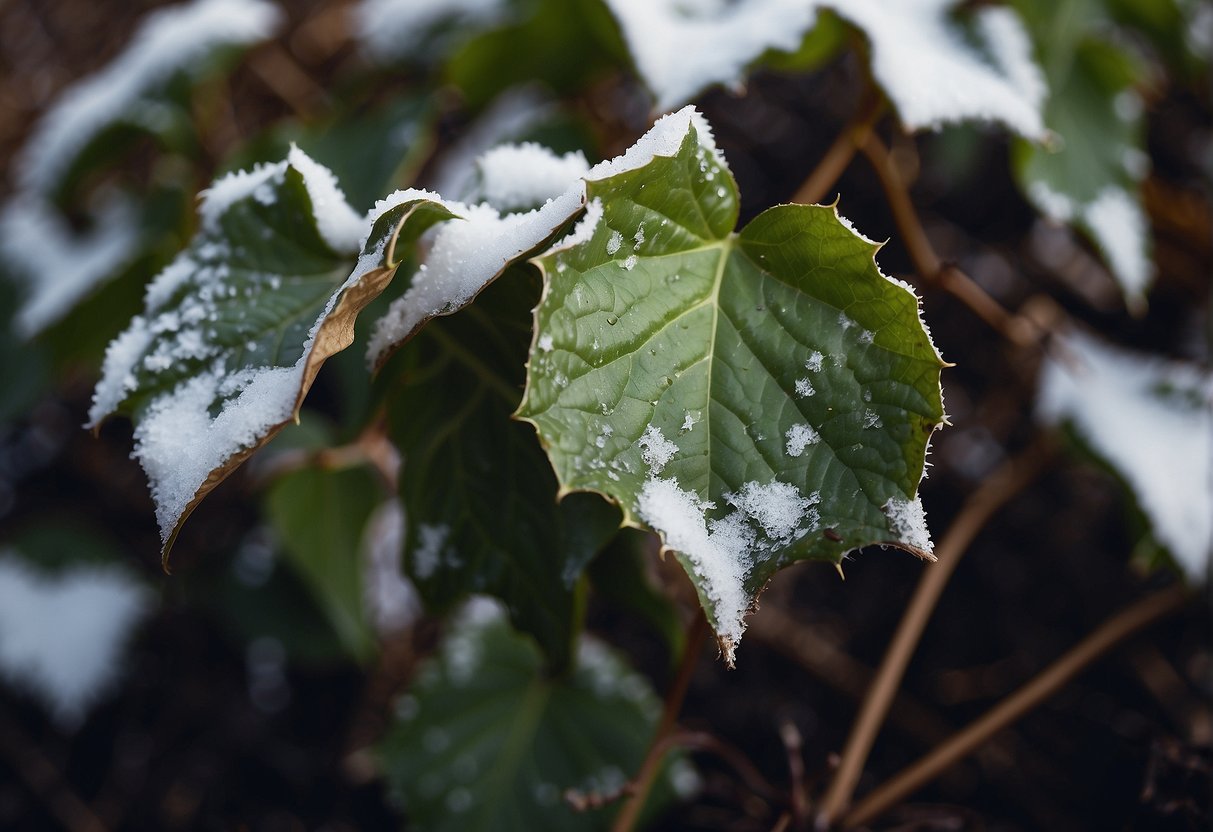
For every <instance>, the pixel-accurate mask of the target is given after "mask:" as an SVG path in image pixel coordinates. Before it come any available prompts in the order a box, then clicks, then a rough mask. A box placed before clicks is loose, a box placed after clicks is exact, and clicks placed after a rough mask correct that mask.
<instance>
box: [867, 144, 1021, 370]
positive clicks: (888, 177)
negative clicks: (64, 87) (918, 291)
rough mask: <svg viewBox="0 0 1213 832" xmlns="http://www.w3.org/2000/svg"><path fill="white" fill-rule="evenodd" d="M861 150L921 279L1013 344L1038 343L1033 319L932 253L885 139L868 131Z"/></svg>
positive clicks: (931, 247) (933, 251)
mask: <svg viewBox="0 0 1213 832" xmlns="http://www.w3.org/2000/svg"><path fill="white" fill-rule="evenodd" d="M860 150H861V151H862V152H863V155H864V156H865V157H867V159H868V161H869V162H871V164H872V168H873V169H874V170H875V171H876V176H877V178H878V179H879V180H880V186H881V188H882V189H883V190H884V193H885V198H886V199H887V200H888V203H889V209H890V210H891V211H892V212H893V221H894V222H895V223H896V224H897V230H898V231H900V232H901V236H902V242H903V243H904V244H905V247H906V251H907V253H908V254H909V255H910V260H911V261H912V262H913V263H914V270H915V271H917V272H918V274H919V275H921V276H922V278H923V279H924V280H927V281H930V282H932V283H936V284H938V285H939V286H940V288H942V289H944V290H945V291H946V292H948V293H949V294H951V295H952V296H954V297H955V298H956V299H957V300H959V301H960V302H961V303H963V304H964V305H965V306H967V307H969V309H970V310H971V311H972V312H973V313H974V314H976V315H977V317H979V318H981V319H982V320H983V321H985V322H986V323H987V324H988V325H989V326H990V327H991V328H992V329H994V330H995V331H997V332H998V333H1000V334H1001V335H1002V336H1003V337H1004V338H1006V339H1007V340H1008V341H1010V342H1011V343H1012V344H1015V345H1016V346H1019V347H1023V346H1030V345H1032V344H1034V343H1038V342H1039V341H1040V340H1041V334H1042V333H1040V331H1039V330H1038V329H1037V327H1036V326H1034V325H1033V323H1032V321H1030V320H1028V319H1026V318H1023V317H1021V316H1017V315H1014V314H1012V313H1011V312H1008V311H1007V310H1006V308H1005V307H1003V305H1002V304H1000V303H999V302H998V301H997V300H995V299H994V298H993V297H991V296H990V295H989V293H987V292H986V291H985V289H982V288H981V286H979V285H978V284H977V283H976V282H975V281H974V280H973V279H972V278H971V277H969V276H968V275H967V274H965V273H964V271H962V270H961V269H960V268H959V267H957V266H956V265H955V264H952V263H946V262H944V261H943V260H941V259H940V258H939V255H938V254H936V253H935V248H934V246H932V245H931V241H930V240H929V239H928V238H927V233H926V231H925V230H924V229H923V227H922V221H921V220H920V219H919V217H918V211H917V210H916V209H915V208H914V203H913V202H912V201H911V199H910V193H909V190H908V188H907V187H906V183H905V182H904V181H903V180H902V178H901V174H899V173H898V171H897V167H896V166H895V165H894V163H893V159H892V157H891V156H890V154H889V149H888V148H887V147H886V146H885V144H884V142H882V141H881V140H880V138H879V137H877V136H876V135H875V134H874V133H872V132H870V131H869V132H868V134H867V136H866V138H865V139H864V142H863V145H862V146H861V147H860Z"/></svg>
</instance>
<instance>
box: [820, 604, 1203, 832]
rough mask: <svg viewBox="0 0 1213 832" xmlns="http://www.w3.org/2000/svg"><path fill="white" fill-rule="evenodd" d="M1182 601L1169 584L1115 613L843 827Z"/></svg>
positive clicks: (873, 813)
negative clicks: (1167, 587)
mask: <svg viewBox="0 0 1213 832" xmlns="http://www.w3.org/2000/svg"><path fill="white" fill-rule="evenodd" d="M1187 600H1188V593H1187V591H1186V590H1185V589H1184V588H1183V587H1182V586H1174V587H1171V588H1170V589H1165V590H1162V591H1161V592H1156V593H1154V594H1153V595H1148V596H1146V597H1145V598H1143V599H1141V600H1140V601H1138V602H1137V603H1135V604H1133V605H1131V606H1129V607H1128V608H1126V609H1124V610H1122V611H1121V612H1119V613H1117V614H1116V615H1115V616H1113V617H1112V618H1110V619H1108V620H1107V621H1105V622H1104V623H1103V624H1101V625H1100V626H1099V628H1098V629H1097V630H1095V631H1094V632H1093V633H1091V634H1090V635H1089V636H1087V637H1086V638H1085V639H1083V640H1082V641H1081V642H1079V643H1078V645H1077V646H1075V647H1074V648H1073V649H1071V650H1070V651H1069V652H1068V653H1066V654H1065V655H1063V656H1062V657H1061V658H1059V659H1058V660H1057V661H1055V662H1053V664H1051V665H1049V666H1048V667H1047V668H1045V670H1044V671H1043V672H1041V673H1040V674H1039V675H1037V676H1036V677H1035V678H1034V679H1032V681H1030V682H1028V683H1027V684H1026V685H1024V686H1023V687H1021V688H1020V689H1019V690H1017V691H1016V692H1015V693H1013V694H1011V695H1010V696H1009V697H1007V698H1006V699H1004V700H1003V701H1002V702H1001V703H999V704H998V705H997V706H995V707H994V708H992V709H991V710H990V711H988V712H987V713H986V714H985V715H984V716H982V717H981V718H980V719H978V720H977V721H976V722H974V723H973V724H972V725H970V726H969V727H968V728H965V729H964V730H963V731H961V732H960V733H958V734H956V735H955V736H954V737H952V739H950V740H948V741H947V742H946V743H944V744H943V745H941V746H939V747H938V748H936V749H935V750H934V751H932V752H931V753H930V754H928V755H927V756H925V757H923V758H922V759H921V760H919V761H918V762H916V763H914V764H913V765H911V766H910V767H909V768H907V769H906V770H905V771H903V772H902V773H901V774H899V775H897V776H896V777H894V778H893V779H892V780H890V781H889V782H887V783H885V784H884V785H883V786H881V787H880V788H878V789H877V790H876V791H874V792H872V793H871V794H869V795H868V796H867V797H865V798H864V799H863V800H861V801H860V802H859V803H858V804H857V805H856V806H855V808H854V809H853V810H852V811H851V812H850V813H849V814H848V815H847V816H846V818H845V819H844V820H843V824H842V825H843V827H844V828H851V827H855V826H860V825H862V824H865V823H868V822H869V821H871V820H872V819H873V818H876V817H879V816H880V815H881V814H882V813H884V812H885V811H887V810H888V809H889V808H891V807H892V806H895V805H896V804H897V803H899V802H901V800H902V799H904V798H905V797H906V796H907V795H909V794H911V793H912V792H914V791H915V790H916V789H918V788H919V787H920V786H922V785H924V784H926V783H928V782H930V781H931V780H933V779H934V778H935V777H936V776H938V775H939V774H940V773H941V772H943V771H944V770H945V769H947V768H948V766H950V765H952V764H953V763H955V762H956V761H957V760H960V759H961V758H963V757H964V756H966V755H967V754H969V753H970V752H972V751H973V750H974V749H976V748H977V747H978V746H980V745H981V744H982V743H984V742H985V741H986V740H988V739H989V738H990V737H991V736H993V735H994V734H996V733H997V732H998V731H1001V730H1002V729H1003V728H1005V727H1006V726H1008V725H1010V724H1011V723H1012V722H1014V721H1015V720H1017V719H1019V718H1020V717H1021V716H1023V715H1024V714H1026V713H1027V712H1028V711H1030V710H1032V709H1033V708H1035V707H1036V706H1037V705H1039V704H1041V703H1042V702H1044V701H1045V700H1046V699H1048V698H1049V697H1050V696H1052V695H1053V694H1054V693H1056V692H1057V691H1058V690H1059V689H1061V687H1062V686H1064V685H1065V684H1066V683H1067V682H1069V681H1070V680H1071V679H1073V678H1074V677H1075V676H1076V675H1078V673H1080V672H1081V671H1082V670H1083V669H1085V668H1086V667H1087V666H1088V665H1089V664H1091V663H1092V662H1093V661H1095V660H1096V659H1098V658H1099V657H1100V656H1102V655H1103V654H1104V653H1106V652H1108V651H1109V650H1111V649H1112V648H1113V647H1115V646H1116V645H1117V644H1119V643H1120V642H1121V641H1123V640H1124V639H1126V638H1128V637H1129V636H1131V635H1133V634H1134V633H1136V632H1137V631H1139V630H1141V629H1143V628H1145V627H1146V626H1148V625H1149V624H1151V623H1153V622H1154V621H1155V620H1157V619H1159V618H1161V617H1163V616H1165V615H1168V614H1170V613H1173V612H1177V611H1178V610H1179V609H1181V608H1182V607H1183V605H1184V604H1185V603H1186V602H1187Z"/></svg>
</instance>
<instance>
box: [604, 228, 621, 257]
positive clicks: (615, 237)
mask: <svg viewBox="0 0 1213 832" xmlns="http://www.w3.org/2000/svg"><path fill="white" fill-rule="evenodd" d="M622 245H623V235H622V234H620V233H619V232H618V231H612V232H611V236H610V237H608V238H607V244H606V253H607V254H609V255H611V256H612V257H614V256H615V253H616V252H618V251H619V247H620V246H622Z"/></svg>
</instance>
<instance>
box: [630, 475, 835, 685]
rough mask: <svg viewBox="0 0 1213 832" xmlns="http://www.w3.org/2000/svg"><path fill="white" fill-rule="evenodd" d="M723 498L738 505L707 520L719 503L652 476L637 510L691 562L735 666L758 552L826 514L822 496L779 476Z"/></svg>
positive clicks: (804, 531)
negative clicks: (819, 508) (805, 491)
mask: <svg viewBox="0 0 1213 832" xmlns="http://www.w3.org/2000/svg"><path fill="white" fill-rule="evenodd" d="M725 500H727V501H728V503H729V504H730V505H731V506H733V508H734V511H732V512H730V513H728V514H727V515H725V516H724V517H720V518H716V519H712V520H709V519H708V517H707V515H708V512H709V511H711V510H712V509H714V508H716V506H715V504H714V503H711V502H708V501H706V500H702V499H700V498H699V497H698V496H697V495H696V494H694V493H692V492H690V491H687V490H685V489H683V488H682V487H681V486H680V485H679V484H678V480H676V479H661V478H659V477H657V476H650V477H649V478H648V479H647V480H646V481H645V483H644V485H643V486H642V487H641V490H640V494H639V495H638V497H637V503H636V510H637V513H638V514H639V515H640V517H641V519H642V520H644V521H645V522H646V523H648V524H649V526H650V527H652V528H653V529H654V530H655V531H657V532H660V533H661V536H662V538H663V540H664V542H665V545H666V546H667V547H669V548H670V549H674V550H676V551H678V552H681V553H682V554H683V555H684V556H685V557H686V558H687V560H688V561H689V562H690V564H691V569H692V571H693V573H694V575H695V577H696V578H697V579H698V582H699V584H700V585H701V587H702V589H703V593H704V595H705V596H707V598H708V600H709V601H710V604H711V612H712V616H713V617H714V618H715V620H716V635H717V637H718V638H719V640H720V643H721V647H722V649H723V650H724V654H725V660H726V662H728V664H729V665H730V666H732V664H733V658H734V650H735V648H736V646H737V644H738V643H739V642H740V641H741V636H742V633H744V632H745V614H746V612H747V611H748V610H749V608H750V605H751V602H752V599H751V597H750V594H749V592H748V591H747V590H746V588H745V583H746V580H747V579H748V577H749V574H750V571H751V570H752V568H753V565H754V563H755V560H756V558H757V557H758V556H759V555H760V554H763V553H767V552H771V551H772V550H774V549H776V548H778V547H781V546H786V545H787V544H789V543H791V542H792V541H793V540H796V539H798V538H800V537H803V536H804V535H805V534H807V533H808V532H809V531H811V530H813V529H816V528H817V527H818V525H819V524H820V515H819V513H818V511H817V509H816V508H815V506H816V505H817V504H818V503H819V502H820V501H821V495H820V493H818V492H813V493H812V494H810V495H809V496H807V497H806V496H804V495H803V494H801V493H800V490H799V489H797V488H796V487H795V486H794V485H791V484H789V483H785V482H780V481H779V480H773V481H772V482H769V483H766V484H762V483H758V482H755V481H751V482H747V483H745V484H744V485H742V487H741V488H740V489H738V490H737V492H735V493H730V494H726V495H725ZM755 524H757V528H755Z"/></svg>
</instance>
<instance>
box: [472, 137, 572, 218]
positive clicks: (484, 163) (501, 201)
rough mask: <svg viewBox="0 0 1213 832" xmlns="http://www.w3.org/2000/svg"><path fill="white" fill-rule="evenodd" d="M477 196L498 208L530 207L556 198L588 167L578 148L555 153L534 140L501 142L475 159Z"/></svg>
mask: <svg viewBox="0 0 1213 832" xmlns="http://www.w3.org/2000/svg"><path fill="white" fill-rule="evenodd" d="M476 164H477V167H478V168H479V169H480V189H479V196H480V198H482V199H484V200H485V201H487V202H488V203H489V204H490V205H492V206H493V207H494V208H497V209H498V210H507V209H515V210H516V209H519V208H530V207H533V206H536V205H542V204H543V203H544V202H546V201H547V200H549V199H555V198H556V197H558V196H560V194H562V193H564V192H565V190H567V189H568V187H569V183H571V182H574V181H576V180H577V179H579V178H580V177H581V176H584V175H585V173H586V171H588V170H589V169H590V166H589V163H588V162H586V160H585V156H584V155H583V154H582V153H581V151H579V150H577V151H573V152H572V153H566V154H564V155H563V156H557V155H556V154H555V153H553V152H552V151H551V150H549V149H548V148H546V147H543V146H542V145H539V144H535V143H534V142H525V143H523V144H504V145H499V146H498V147H495V148H493V149H492V150H489V151H487V152H486V153H484V155H482V156H481V157H480V158H479V160H478V161H477V163H476Z"/></svg>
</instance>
